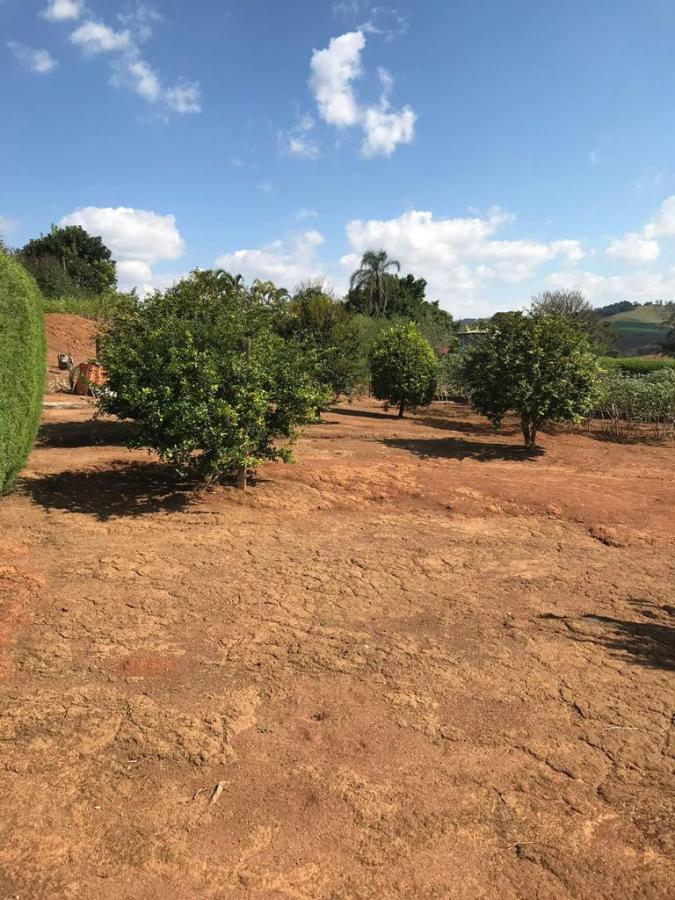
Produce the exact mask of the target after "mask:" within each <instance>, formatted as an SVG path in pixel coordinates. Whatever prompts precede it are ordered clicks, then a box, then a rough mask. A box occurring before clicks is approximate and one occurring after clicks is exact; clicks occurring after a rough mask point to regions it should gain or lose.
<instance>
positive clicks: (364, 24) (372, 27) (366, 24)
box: [333, 0, 409, 41]
mask: <svg viewBox="0 0 675 900" xmlns="http://www.w3.org/2000/svg"><path fill="white" fill-rule="evenodd" d="M333 14H334V15H336V16H339V17H341V18H342V19H345V20H347V21H348V22H351V23H356V27H357V29H358V30H359V31H364V32H365V33H366V34H378V35H380V36H382V37H383V38H384V39H385V40H387V41H390V40H392V39H393V38H395V37H398V36H399V35H401V34H405V32H406V31H407V30H408V24H409V20H408V16H407V15H404V14H402V13H400V12H399V11H398V10H397V9H395V8H394V7H390V6H384V5H382V4H381V3H380V2H379V0H336V2H334V3H333Z"/></svg>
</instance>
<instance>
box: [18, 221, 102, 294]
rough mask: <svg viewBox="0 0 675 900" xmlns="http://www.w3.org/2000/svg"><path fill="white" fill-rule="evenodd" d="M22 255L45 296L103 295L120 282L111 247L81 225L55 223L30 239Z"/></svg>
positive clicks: (25, 264)
mask: <svg viewBox="0 0 675 900" xmlns="http://www.w3.org/2000/svg"><path fill="white" fill-rule="evenodd" d="M18 255H19V259H20V260H21V262H22V263H23V264H24V266H25V267H26V268H27V269H28V270H29V271H30V272H31V274H32V275H33V276H34V277H35V279H36V281H37V282H38V285H39V286H40V289H41V290H42V292H43V294H44V295H45V297H58V296H62V295H68V294H72V293H76V292H78V291H81V292H83V293H88V294H100V293H103V292H104V291H106V290H110V289H111V288H114V287H115V286H116V284H117V277H116V273H115V262H114V260H112V258H111V256H112V254H111V252H110V250H109V249H108V248H107V247H106V246H105V244H104V243H103V241H102V240H101V238H100V237H93V236H92V235H90V234H88V233H87V232H86V231H85V230H84V228H82V227H81V226H80V225H67V226H66V227H64V228H60V227H59V226H58V225H52V227H51V231H50V232H49V234H45V235H42V236H40V237H39V238H34V239H33V240H32V241H29V242H28V243H27V244H26V245H25V247H22V248H21V250H19V254H18Z"/></svg>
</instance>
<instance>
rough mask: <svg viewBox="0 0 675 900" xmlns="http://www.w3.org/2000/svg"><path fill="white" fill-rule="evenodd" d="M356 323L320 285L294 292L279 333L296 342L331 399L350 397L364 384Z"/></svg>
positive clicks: (360, 336)
mask: <svg viewBox="0 0 675 900" xmlns="http://www.w3.org/2000/svg"><path fill="white" fill-rule="evenodd" d="M359 319H360V317H356V316H350V315H349V313H348V312H347V310H346V309H345V307H344V304H342V303H340V302H339V301H338V300H335V298H334V297H332V296H331V295H330V294H328V293H326V291H324V290H323V287H322V286H321V285H317V284H308V285H304V286H301V287H300V288H299V290H298V291H297V292H296V294H295V296H294V297H293V300H292V301H291V303H290V304H289V307H288V318H287V320H286V321H285V323H284V325H283V326H282V329H281V331H282V334H285V335H286V336H293V337H295V338H296V339H297V340H298V341H299V342H300V344H301V345H302V347H303V349H304V351H305V354H306V356H307V360H308V363H310V362H312V361H313V363H314V372H315V377H316V380H317V381H318V382H319V383H320V384H323V385H325V386H326V387H327V388H328V389H329V390H330V392H331V394H332V395H333V397H335V398H337V397H339V396H340V395H341V394H346V395H350V394H352V393H353V391H354V390H355V389H356V388H357V387H359V386H360V385H362V384H363V383H364V382H365V381H366V380H367V366H365V365H364V363H365V360H364V352H363V338H364V335H363V328H362V327H361V323H360V321H359Z"/></svg>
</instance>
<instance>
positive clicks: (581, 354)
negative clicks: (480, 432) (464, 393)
mask: <svg viewBox="0 0 675 900" xmlns="http://www.w3.org/2000/svg"><path fill="white" fill-rule="evenodd" d="M486 327H487V331H486V332H485V333H484V334H480V335H478V336H477V338H476V340H475V342H474V343H473V344H472V345H471V346H470V347H469V348H468V349H467V350H466V353H465V354H464V366H463V379H464V380H465V382H466V385H467V387H468V390H469V395H470V398H471V402H472V404H473V406H474V407H475V409H476V410H478V412H480V413H482V414H483V415H484V416H486V417H487V418H488V419H489V420H490V421H491V422H492V423H493V425H494V426H495V427H498V426H499V425H500V424H501V421H502V419H503V418H504V416H505V415H506V414H507V412H515V413H517V414H518V415H519V416H520V420H521V426H522V430H523V438H524V440H525V445H526V446H527V447H530V448H533V447H534V446H535V443H536V437H537V432H538V431H539V429H540V428H541V426H542V425H543V424H544V423H545V422H546V421H577V420H579V419H580V418H581V417H582V416H583V415H584V413H585V412H587V410H588V409H589V408H590V407H591V406H592V404H593V402H594V399H595V394H596V386H597V363H596V360H595V358H594V356H593V354H592V353H591V351H590V347H589V343H588V339H587V337H586V335H585V333H584V330H583V327H582V325H581V324H580V323H577V322H574V321H573V320H572V319H570V318H569V317H567V316H561V315H541V314H540V315H533V316H525V315H523V314H522V313H518V312H512V313H498V314H497V315H496V316H494V317H493V318H492V319H491V320H490V322H489V323H487V326H486Z"/></svg>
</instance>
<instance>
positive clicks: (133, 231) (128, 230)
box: [59, 206, 185, 265]
mask: <svg viewBox="0 0 675 900" xmlns="http://www.w3.org/2000/svg"><path fill="white" fill-rule="evenodd" d="M59 225H81V226H82V228H84V229H85V230H86V231H88V232H89V233H90V234H93V235H100V236H101V237H102V238H103V242H104V244H105V245H106V246H107V247H109V248H110V250H112V254H113V257H114V258H115V259H118V260H135V261H141V262H145V263H148V264H149V265H150V264H152V263H154V262H158V261H159V260H163V259H177V258H178V257H179V256H181V255H182V253H183V252H184V250H185V245H184V243H183V239H182V238H181V236H180V233H179V231H178V228H177V227H176V219H175V217H174V216H172V215H166V216H163V215H160V214H159V213H155V212H150V211H148V210H145V209H132V208H130V207H126V206H118V207H116V208H112V207H100V206H87V207H85V208H83V209H78V210H76V211H75V212H73V213H70V214H69V215H67V216H64V217H63V218H62V219H61V221H60V222H59Z"/></svg>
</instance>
